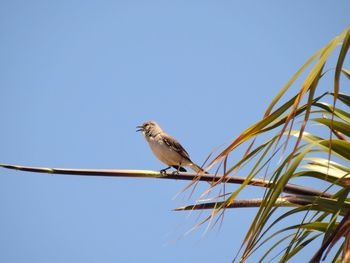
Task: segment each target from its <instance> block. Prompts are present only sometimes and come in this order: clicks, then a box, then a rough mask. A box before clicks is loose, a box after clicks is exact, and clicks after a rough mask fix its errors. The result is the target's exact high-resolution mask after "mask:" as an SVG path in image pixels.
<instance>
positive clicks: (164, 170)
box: [159, 166, 171, 175]
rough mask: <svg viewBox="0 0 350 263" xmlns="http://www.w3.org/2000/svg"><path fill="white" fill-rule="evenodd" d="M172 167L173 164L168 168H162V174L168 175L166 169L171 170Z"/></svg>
mask: <svg viewBox="0 0 350 263" xmlns="http://www.w3.org/2000/svg"><path fill="white" fill-rule="evenodd" d="M170 168H171V166H169V167H167V168H164V169H162V170H160V171H159V172H160V173H161V174H162V175H166V171H167V170H169V169H170Z"/></svg>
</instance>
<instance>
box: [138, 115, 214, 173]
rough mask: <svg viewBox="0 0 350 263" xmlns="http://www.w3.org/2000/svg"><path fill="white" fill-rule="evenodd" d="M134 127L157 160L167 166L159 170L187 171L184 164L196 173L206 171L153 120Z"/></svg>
mask: <svg viewBox="0 0 350 263" xmlns="http://www.w3.org/2000/svg"><path fill="white" fill-rule="evenodd" d="M136 128H137V130H136V131H138V132H142V133H143V135H144V137H145V139H146V141H147V142H148V144H149V146H150V148H151V150H152V152H153V154H154V155H155V156H156V157H157V158H158V160H159V161H161V162H162V163H164V164H166V165H167V166H168V167H167V168H165V169H162V170H161V172H163V173H164V172H165V171H166V170H168V169H170V168H171V167H173V168H175V169H176V171H177V172H179V171H180V172H187V170H186V169H185V168H184V166H186V167H189V168H191V169H192V170H193V171H195V172H196V173H207V172H205V171H204V170H203V169H202V168H201V167H200V166H199V165H197V164H195V163H194V162H192V161H191V159H190V156H189V154H188V153H187V151H186V150H185V149H184V147H182V145H181V144H180V143H179V142H178V141H177V140H176V139H175V138H174V137H172V136H171V135H169V134H167V133H166V132H165V131H163V129H162V128H161V127H160V126H159V125H158V123H156V122H155V121H146V122H144V123H143V124H142V125H141V126H136Z"/></svg>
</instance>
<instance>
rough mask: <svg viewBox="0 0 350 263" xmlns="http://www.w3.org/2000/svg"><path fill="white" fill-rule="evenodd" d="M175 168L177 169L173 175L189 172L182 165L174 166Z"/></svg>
mask: <svg viewBox="0 0 350 263" xmlns="http://www.w3.org/2000/svg"><path fill="white" fill-rule="evenodd" d="M173 167H174V168H175V169H176V171H174V172H173V174H179V172H187V170H186V169H185V168H183V167H182V166H181V164H180V165H173Z"/></svg>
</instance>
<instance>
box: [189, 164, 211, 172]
mask: <svg viewBox="0 0 350 263" xmlns="http://www.w3.org/2000/svg"><path fill="white" fill-rule="evenodd" d="M189 167H190V168H191V169H192V170H193V171H195V172H196V173H199V174H207V173H208V172H206V171H204V170H203V169H202V167H200V166H199V165H197V164H195V163H191V164H190V165H189Z"/></svg>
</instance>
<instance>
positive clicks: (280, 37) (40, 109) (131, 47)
mask: <svg viewBox="0 0 350 263" xmlns="http://www.w3.org/2000/svg"><path fill="white" fill-rule="evenodd" d="M349 10H350V2H349V1H345V0H344V1H206V0H204V1H131V0H130V1H35V0H34V1H16V0H12V1H1V2H0V58H1V59H0V88H1V97H0V118H1V123H2V125H1V129H0V140H1V148H0V163H11V164H21V165H30V166H43V167H67V168H68V167H69V168H111V169H112V168H115V169H154V170H159V169H161V168H164V166H163V165H162V164H161V163H160V162H159V161H157V160H156V159H155V158H154V157H153V156H152V154H151V152H150V150H149V148H148V146H147V144H146V142H145V141H144V139H143V138H142V136H141V134H138V133H136V132H135V130H136V129H135V126H137V125H139V124H141V123H142V122H144V121H146V120H149V119H154V120H157V121H158V122H159V123H160V124H161V126H162V127H163V128H164V129H165V130H166V131H167V132H169V133H170V134H172V135H174V136H175V137H176V138H177V139H179V140H180V141H181V143H182V144H183V145H184V146H185V148H186V149H187V151H188V152H189V153H190V155H191V158H192V159H193V160H195V161H196V162H198V163H201V162H203V161H204V159H205V157H206V156H207V155H208V154H209V153H210V152H211V151H212V150H213V149H214V148H215V147H216V146H218V145H220V144H221V143H224V142H228V141H230V140H232V139H233V138H234V136H236V135H238V134H239V133H240V132H241V131H242V130H243V129H244V128H246V127H247V126H248V125H249V124H251V123H253V122H255V121H257V120H258V118H260V117H261V116H262V114H263V110H264V109H265V108H266V106H267V105H268V102H269V100H271V99H272V97H273V96H274V95H275V94H276V92H277V91H278V90H279V89H280V88H281V87H282V85H283V84H284V83H286V82H287V81H288V79H289V78H290V77H291V76H292V74H293V73H294V72H295V71H296V70H297V69H298V68H299V67H300V66H301V65H302V64H303V63H304V61H305V60H306V59H307V58H309V57H310V56H311V55H312V54H313V53H314V52H315V51H316V50H318V49H319V48H321V47H323V46H324V45H325V44H326V43H327V42H328V41H329V40H330V39H331V38H333V37H334V36H335V35H337V34H339V33H340V32H341V31H343V30H344V29H345V27H346V26H348V25H349V22H350V15H349ZM238 157H239V156H238V154H237V155H236V156H235V154H233V155H232V158H233V159H234V158H238ZM185 185H186V183H184V182H180V181H163V180H151V179H126V178H96V177H90V178H88V177H75V176H53V175H46V174H31V173H24V172H15V171H9V170H4V169H1V170H0V207H1V213H0V214H1V216H0V262H16V263H17V262H18V263H20V262H23V263H28V262H36V263H41V262H43V263H44V262H52V263H56V262H57V263H58V262H65V263H69V262H230V260H231V259H232V258H233V256H234V255H235V252H236V251H237V249H238V248H239V245H240V242H241V240H242V238H243V235H244V233H245V231H246V230H247V228H248V226H249V223H250V220H251V218H252V216H253V215H254V212H255V211H256V210H254V209H245V210H230V211H228V212H227V213H226V216H225V221H224V223H223V225H222V227H221V229H220V230H217V229H216V230H213V231H211V232H209V233H208V234H207V235H206V236H205V237H204V238H202V234H203V231H204V230H205V227H204V228H201V229H199V230H197V231H195V232H192V233H190V234H188V235H186V236H184V237H182V235H183V234H184V233H185V232H186V231H187V230H188V229H189V228H191V226H193V225H194V224H195V223H196V222H197V221H196V220H197V215H198V214H199V213H197V212H193V213H192V214H187V213H184V212H173V211H172V209H173V208H176V207H177V206H180V205H184V204H187V203H191V201H189V200H187V196H188V195H187V194H185V195H180V197H178V198H176V199H174V196H175V195H176V193H178V192H179V191H180V190H181V189H182V188H183V187H184V186H185ZM251 197H253V195H252V196H251ZM251 262H253V261H251ZM299 262H300V261H299Z"/></svg>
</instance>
